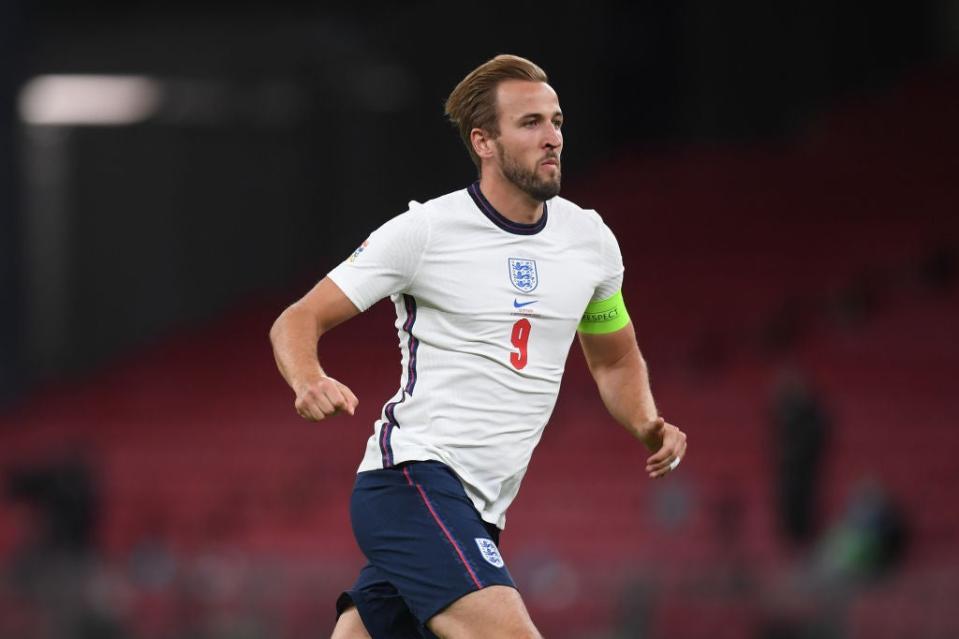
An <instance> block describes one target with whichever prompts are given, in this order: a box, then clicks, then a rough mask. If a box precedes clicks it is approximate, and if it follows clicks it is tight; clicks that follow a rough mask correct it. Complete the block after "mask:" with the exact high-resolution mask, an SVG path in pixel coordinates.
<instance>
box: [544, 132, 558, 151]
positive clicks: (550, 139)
mask: <svg viewBox="0 0 959 639" xmlns="http://www.w3.org/2000/svg"><path fill="white" fill-rule="evenodd" d="M543 145H544V146H546V147H547V148H550V149H558V148H559V147H561V146H563V134H562V133H560V131H559V129H556V128H553V127H551V128H550V130H549V133H547V134H546V139H545V140H544V141H543Z"/></svg>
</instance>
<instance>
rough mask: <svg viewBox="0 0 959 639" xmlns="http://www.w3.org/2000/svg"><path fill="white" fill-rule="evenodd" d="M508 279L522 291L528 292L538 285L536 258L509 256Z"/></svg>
mask: <svg viewBox="0 0 959 639" xmlns="http://www.w3.org/2000/svg"><path fill="white" fill-rule="evenodd" d="M509 281H510V282H512V283H513V286H515V287H516V288H517V289H519V290H520V291H522V292H523V293H529V292H531V291H533V290H534V289H535V288H536V287H537V286H539V274H538V273H537V272H536V260H524V259H520V258H517V257H511V258H509Z"/></svg>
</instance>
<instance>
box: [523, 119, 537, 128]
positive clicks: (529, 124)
mask: <svg viewBox="0 0 959 639" xmlns="http://www.w3.org/2000/svg"><path fill="white" fill-rule="evenodd" d="M523 126H525V127H526V128H527V129H532V128H533V127H535V126H536V120H530V121H529V122H524V123H523Z"/></svg>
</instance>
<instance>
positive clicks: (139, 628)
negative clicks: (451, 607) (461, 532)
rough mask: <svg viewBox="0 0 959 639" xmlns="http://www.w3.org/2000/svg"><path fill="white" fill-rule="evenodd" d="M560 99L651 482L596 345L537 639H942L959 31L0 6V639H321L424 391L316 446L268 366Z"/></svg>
mask: <svg viewBox="0 0 959 639" xmlns="http://www.w3.org/2000/svg"><path fill="white" fill-rule="evenodd" d="M500 52H512V53H518V54H520V55H524V56H527V57H530V58H532V59H533V60H535V61H537V62H538V63H539V64H541V65H542V66H543V67H544V68H545V69H546V70H547V72H548V73H549V74H550V77H551V81H552V83H553V85H554V86H555V87H556V88H557V89H558V91H559V93H560V96H561V100H562V104H563V108H564V111H565V113H566V118H567V123H568V124H567V129H566V145H567V148H566V153H565V154H564V161H565V162H564V163H565V167H564V168H565V176H566V180H565V182H566V184H565V188H564V195H567V196H568V197H570V198H572V199H574V200H576V201H578V202H579V203H581V204H583V205H586V206H589V207H594V208H596V209H598V210H599V211H600V213H601V214H603V215H604V217H605V218H606V220H607V221H608V223H609V224H610V225H611V226H612V227H613V229H614V230H615V231H616V232H617V235H618V237H619V239H620V243H621V244H622V246H623V249H624V253H625V256H626V265H627V279H626V291H625V292H626V295H627V298H628V299H629V300H630V308H631V310H632V312H633V315H634V321H635V322H636V325H637V329H638V334H639V340H640V345H641V347H642V348H643V350H644V353H645V354H646V357H647V359H648V360H649V362H650V365H651V368H652V371H653V387H654V391H655V393H656V395H657V399H658V403H659V404H660V407H661V410H662V411H663V412H664V414H665V415H666V416H667V417H668V418H669V419H671V420H672V421H674V422H676V423H678V424H681V425H682V426H683V428H684V429H685V430H686V431H687V432H688V434H689V437H690V443H691V448H690V453H691V454H690V455H689V458H688V459H687V460H686V461H685V462H684V463H683V465H682V467H681V470H680V471H679V472H677V473H676V474H674V475H672V476H671V477H670V478H668V479H667V480H665V481H662V482H656V483H652V482H649V481H648V480H646V479H645V478H644V476H643V473H642V472H641V469H642V460H643V459H644V457H645V455H644V452H643V450H642V449H641V447H640V446H638V445H637V444H635V443H633V442H632V441H630V440H629V438H628V437H627V436H626V435H625V433H624V432H623V431H622V430H621V429H620V428H618V427H617V426H616V425H615V424H613V423H612V422H611V420H610V419H609V418H608V417H606V415H605V413H604V411H603V410H602V407H601V405H600V403H599V400H598V398H597V397H596V393H595V391H594V389H593V387H592V382H591V381H590V379H589V377H588V374H587V373H586V370H585V366H584V365H583V362H582V358H581V355H580V354H579V350H578V346H574V347H573V350H572V353H571V356H570V362H569V368H568V373H567V377H566V381H565V384H564V389H563V391H562V393H561V396H560V401H559V404H558V406H557V410H556V412H555V415H554V418H553V420H552V423H551V425H550V426H549V428H547V431H546V434H545V436H544V439H543V442H542V444H541V446H540V449H539V450H538V453H537V455H535V456H534V458H533V463H532V465H531V467H530V471H529V474H528V476H527V479H526V482H525V485H524V489H523V490H522V491H521V493H520V496H519V499H518V500H517V503H516V504H515V506H514V507H513V509H512V511H511V513H510V520H509V524H508V526H507V530H506V533H505V536H504V543H503V550H504V554H505V555H506V557H507V560H508V561H509V563H510V565H511V567H512V570H513V573H514V576H515V577H516V579H517V582H518V583H519V585H520V587H521V589H522V590H523V592H524V594H525V597H526V600H527V602H528V604H529V606H530V608H531V610H532V613H533V616H534V619H536V621H537V623H538V624H539V625H540V627H541V629H542V630H543V632H544V633H545V635H546V636H548V637H553V638H557V637H558V638H576V639H599V638H604V639H612V638H630V639H647V638H648V639H653V638H665V637H669V638H670V639H684V638H699V637H711V638H729V639H740V638H762V639H790V638H799V637H802V638H825V639H831V638H840V637H852V638H858V639H884V638H899V637H901V638H908V639H917V638H918V639H923V638H942V639H947V638H955V637H959V607H957V605H956V604H957V602H959V545H957V533H959V508H957V503H959V502H957V500H956V496H955V493H956V490H957V486H959V463H957V461H956V459H955V455H956V454H957V453H959V430H957V425H959V423H957V422H959V393H957V387H956V379H957V377H956V376H957V364H959V339H957V330H956V327H957V326H959V293H957V290H956V260H957V240H959V217H957V211H959V208H957V204H959V161H957V157H959V156H957V148H959V117H957V116H959V65H957V54H959V3H956V2H952V1H948V0H939V1H932V0H925V1H923V0H920V1H916V2H910V3H889V4H884V3H857V2H827V1H814V2H805V3H800V2H794V3H769V2H759V1H741V2H731V3H729V2H727V3H714V2H705V1H702V0H698V1H697V0H682V1H674V2H634V3H609V4H604V3H590V4H587V3H570V4H559V3H556V4H552V5H550V4H545V5H544V4H538V5H533V4H530V5H522V4H511V3H503V2H486V3H482V4H478V3H477V4H469V5H467V4H464V5H462V6H460V5H448V4H446V3H438V2H437V3H421V4H409V5H406V4H403V3H395V4H394V3H388V2H358V3H344V4H343V5H340V4H338V3H337V4H330V5H324V3H313V4H310V5H306V4H302V3H295V2H292V1H291V0H278V1H274V2H269V3H267V2H247V3H228V2H222V1H216V0H194V1H191V2H186V1H182V0H167V1H165V2H159V1H158V0H131V1H126V2H120V1H118V0H96V1H90V2H85V3H75V2H67V1H66V0H6V1H5V2H4V3H2V4H0V398H2V399H0V496H2V497H0V637H4V638H6V637H11V638H18V639H19V638H23V639H30V638H46V637H70V638H72V637H82V638H95V637H104V638H114V637H145V638H151V639H153V638H156V639H161V638H162V639H167V638H180V637H190V638H206V637H217V638H220V637H238V638H239V637H242V638H258V637H279V638H299V637H316V636H327V633H328V631H329V629H330V628H331V627H332V623H333V600H334V597H335V595H336V594H337V593H338V592H339V590H340V589H341V588H343V587H344V586H346V585H348V584H349V583H350V582H351V580H352V579H353V577H354V576H355V574H356V571H357V569H358V567H359V566H360V565H361V561H362V560H361V557H360V555H359V553H358V551H357V549H356V548H355V546H354V543H353V540H352V537H351V534H350V530H349V522H348V516H347V510H346V505H347V499H348V494H349V490H350V487H351V484H352V481H353V473H354V470H355V467H356V464H357V463H358V461H359V458H360V455H361V451H362V447H363V444H364V442H365V440H366V438H367V437H368V435H369V432H370V428H371V423H372V421H373V420H374V419H375V417H376V415H377V414H378V411H379V409H380V406H381V402H382V401H383V400H384V399H385V398H386V397H388V395H389V394H390V393H392V391H393V388H394V386H395V384H396V379H397V375H398V373H399V367H398V366H397V365H396V364H395V363H392V362H395V361H397V359H396V354H395V335H394V333H393V330H392V327H391V317H390V315H391V308H390V307H389V305H387V304H380V305H378V306H377V307H375V308H374V309H372V310H371V311H370V312H369V313H367V314H365V315H364V316H361V317H359V318H357V319H356V320H355V321H353V322H352V323H350V324H348V325H346V326H343V327H341V328H339V329H337V330H336V331H335V332H334V333H333V334H332V335H331V336H329V337H328V339H326V340H325V341H324V342H323V344H322V349H321V355H322V357H323V358H324V363H325V365H326V366H327V368H328V369H329V370H330V371H332V372H333V373H334V374H335V375H336V376H337V377H338V378H340V379H341V380H343V381H345V382H346V383H347V384H349V385H350V386H351V387H352V388H353V389H354V390H355V391H356V392H357V395H358V396H359V397H360V399H361V405H360V410H359V412H358V415H357V416H356V417H355V418H353V419H352V420H350V419H344V418H340V419H337V420H336V421H333V422H330V423H324V424H319V425H317V424H307V423H303V422H302V421H300V420H299V419H298V418H297V417H296V415H295V413H294V412H293V410H292V396H291V394H290V392H289V391H288V389H287V388H286V387H285V385H284V384H283V382H282V380H281V378H280V377H279V375H278V374H277V373H276V372H275V369H274V365H273V361H272V356H271V353H270V348H269V344H268V341H267V330H268V328H269V326H270V324H271V322H272V320H273V319H274V317H275V316H276V315H277V314H278V313H279V312H280V310H281V309H282V308H283V307H284V306H285V305H286V304H288V303H290V302H291V301H292V300H293V299H295V298H296V297H298V296H299V295H300V294H301V293H302V292H304V291H305V290H306V288H307V287H308V286H310V285H311V284H312V283H313V282H314V281H316V280H317V279H319V278H320V277H322V275H324V274H325V273H326V271H327V270H328V269H329V268H330V267H332V266H333V265H334V264H336V263H337V262H338V261H340V260H341V259H343V258H344V257H345V256H347V255H349V253H350V252H351V251H352V249H353V247H355V246H356V245H358V244H359V243H360V242H361V241H362V240H363V239H364V238H365V237H366V234H367V233H368V232H369V231H370V230H371V229H372V228H374V227H375V226H377V225H378V224H380V223H381V222H383V221H385V220H386V219H388V218H389V217H391V216H393V215H395V214H397V213H399V212H401V211H402V210H404V208H405V205H406V202H407V201H408V200H410V199H420V200H422V199H425V198H429V197H433V196H435V195H439V194H441V193H444V192H447V191H449V190H452V189H454V188H457V187H462V186H465V185H466V184H468V183H469V182H470V181H472V179H473V171H472V165H471V164H470V163H469V161H468V159H467V156H466V154H465V153H464V152H463V149H462V148H461V147H460V142H459V140H458V138H457V136H456V135H455V134H454V132H453V131H452V129H451V128H450V127H449V126H448V125H447V124H446V123H445V122H444V121H443V119H442V102H443V100H444V98H445V96H446V95H447V93H448V91H449V90H450V89H451V88H452V87H453V86H454V84H455V83H456V82H457V81H458V80H459V79H460V78H461V77H462V76H463V75H464V74H465V73H466V72H467V71H468V70H469V69H471V68H473V67H474V66H475V65H476V64H478V63H480V62H482V61H483V60H485V59H487V58H489V57H491V56H493V55H495V54H496V53H500Z"/></svg>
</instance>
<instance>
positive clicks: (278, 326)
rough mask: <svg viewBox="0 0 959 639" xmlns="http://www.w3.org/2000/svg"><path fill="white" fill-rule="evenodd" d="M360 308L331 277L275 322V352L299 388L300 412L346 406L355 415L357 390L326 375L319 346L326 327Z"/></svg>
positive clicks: (321, 413) (314, 413) (321, 415)
mask: <svg viewBox="0 0 959 639" xmlns="http://www.w3.org/2000/svg"><path fill="white" fill-rule="evenodd" d="M357 313H359V310H358V309H357V308H356V306H354V305H353V302H351V301H350V299H349V298H348V297H347V296H346V295H345V294H344V293H343V291H341V290H340V288H339V287H338V286H337V285H336V284H334V283H333V280H331V279H330V278H329V277H325V278H323V279H322V280H321V281H320V283H319V284H317V285H316V286H314V287H313V289H312V290H310V292H309V293H307V294H306V295H304V296H303V298H302V299H300V300H298V301H296V302H294V303H293V304H292V305H291V306H290V307H289V308H287V309H286V310H285V311H283V312H282V313H281V314H280V316H279V317H278V318H277V319H276V321H275V322H273V327H272V328H271V329H270V342H271V343H272V344H273V356H274V357H275V358H276V365H277V367H278V368H279V369H280V373H281V374H282V375H283V378H284V379H285V380H286V383H287V384H289V385H290V388H292V389H293V392H294V393H295V394H296V401H295V404H294V405H295V407H296V412H297V413H299V414H300V416H301V417H303V418H304V419H308V420H310V421H319V420H321V419H325V418H327V417H332V416H333V415H337V414H339V413H341V412H345V413H348V414H350V415H352V414H353V412H354V411H355V410H356V405H357V404H358V403H359V401H358V400H357V399H356V395H354V394H353V391H351V390H350V389H349V388H347V387H346V386H345V385H344V384H341V383H340V382H338V381H337V380H335V379H333V378H332V377H329V376H327V375H326V373H325V372H324V371H323V369H322V367H321V366H320V361H319V358H318V356H317V353H316V348H317V344H318V342H319V340H320V337H321V336H322V335H323V334H324V333H326V332H327V331H329V330H330V329H332V328H333V327H334V326H336V325H338V324H341V323H342V322H345V321H346V320H348V319H350V318H351V317H353V316H355V315H356V314H357Z"/></svg>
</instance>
